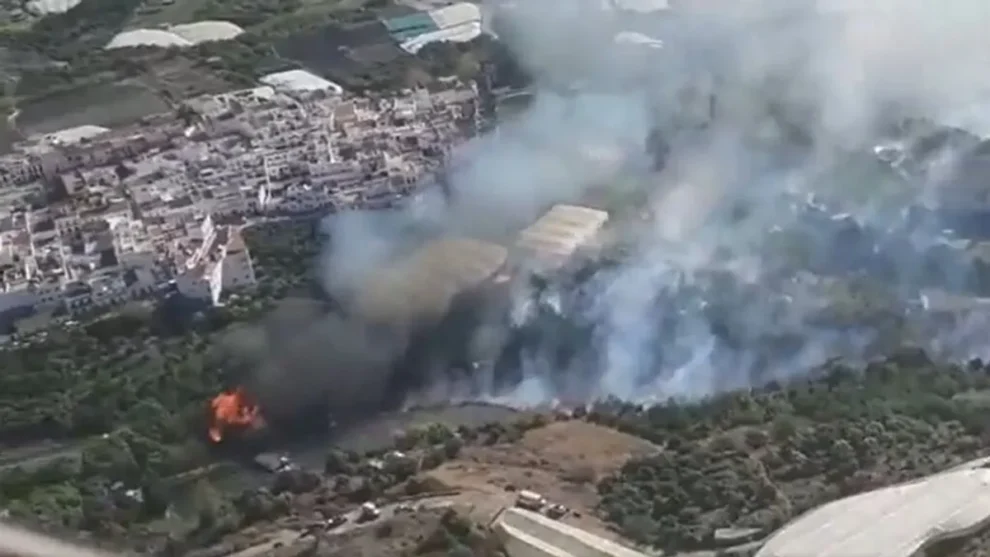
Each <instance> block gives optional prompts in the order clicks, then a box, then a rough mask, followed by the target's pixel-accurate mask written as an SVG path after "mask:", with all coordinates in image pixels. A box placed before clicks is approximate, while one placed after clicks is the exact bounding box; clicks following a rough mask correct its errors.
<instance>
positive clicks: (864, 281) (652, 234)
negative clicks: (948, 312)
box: [321, 0, 990, 403]
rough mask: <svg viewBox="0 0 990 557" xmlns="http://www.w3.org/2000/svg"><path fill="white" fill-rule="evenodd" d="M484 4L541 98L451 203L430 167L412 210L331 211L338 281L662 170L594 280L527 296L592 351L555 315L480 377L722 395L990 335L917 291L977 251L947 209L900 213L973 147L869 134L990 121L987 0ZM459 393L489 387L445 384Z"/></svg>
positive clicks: (462, 172) (455, 169) (972, 346)
mask: <svg viewBox="0 0 990 557" xmlns="http://www.w3.org/2000/svg"><path fill="white" fill-rule="evenodd" d="M826 4H828V5H826ZM489 8H490V9H488V10H486V11H488V12H491V13H495V14H496V17H497V20H496V22H495V28H496V31H497V32H498V33H499V37H500V39H501V40H502V41H504V42H505V43H506V44H507V46H508V47H509V49H510V50H511V51H512V52H513V53H514V54H515V56H516V57H517V58H518V60H519V61H520V62H521V63H522V64H523V65H524V66H525V67H526V68H527V69H528V70H529V72H530V73H531V74H532V75H533V76H534V78H535V85H534V89H535V102H534V103H533V104H532V106H531V107H529V108H528V109H527V110H525V111H524V112H523V113H521V114H520V115H518V116H516V117H515V118H513V119H511V120H510V121H508V122H504V123H503V124H502V125H501V126H500V128H499V131H498V133H495V134H490V135H486V136H484V137H480V138H477V139H476V140H473V141H471V142H469V143H468V144H467V145H465V146H463V147H462V148H461V149H460V150H459V152H458V154H457V156H456V157H455V161H454V164H453V165H452V172H451V174H450V177H449V178H450V183H451V188H452V189H453V190H454V192H455V193H456V199H457V202H456V203H453V204H449V203H446V202H445V201H444V200H443V199H442V196H441V195H440V194H439V193H438V192H437V190H436V189H435V188H434V189H427V190H424V191H423V193H421V194H420V195H419V196H418V197H417V198H416V199H415V200H414V201H412V202H411V203H409V204H407V205H405V206H403V207H400V208H399V209H397V210H396V211H391V212H388V213H353V214H349V215H346V216H344V217H334V218H332V219H329V220H328V221H327V223H326V225H327V229H328V231H329V233H330V238H331V240H330V242H329V246H328V249H327V253H326V254H325V255H324V257H323V258H322V259H321V267H322V269H323V271H324V274H323V277H324V279H325V286H326V289H327V291H328V292H329V293H331V294H332V295H336V294H337V293H338V292H340V291H342V290H343V291H346V290H348V289H351V288H354V287H356V286H357V285H360V284H361V283H362V282H363V281H364V280H365V279H366V278H367V277H368V276H370V274H371V273H374V272H376V271H377V270H379V269H381V268H382V266H384V265H385V264H386V263H387V262H388V261H389V260H391V259H392V258H394V257H395V256H396V255H397V254H399V253H401V252H402V251H403V250H405V249H407V247H408V246H409V245H410V243H411V240H410V238H415V237H416V235H417V234H419V233H423V234H438V233H439V234H456V235H466V236H472V237H475V238H481V239H487V240H491V241H496V242H506V241H507V240H508V239H509V238H511V236H512V234H513V233H514V232H515V231H518V230H519V229H520V228H521V227H523V226H525V225H526V224H528V223H530V222H532V221H533V220H534V219H535V218H536V217H537V216H538V215H539V214H540V213H541V212H542V211H544V210H545V209H546V208H547V207H549V206H550V205H551V204H553V203H557V202H576V203H581V202H582V201H583V200H584V199H585V198H586V197H587V196H588V195H589V194H591V193H592V192H595V191H596V190H598V189H605V190H606V191H607V190H609V189H610V188H618V187H619V186H618V184H620V183H627V182H630V181H631V182H634V183H638V184H647V185H648V186H649V187H648V188H647V189H648V191H649V199H650V202H649V207H648V209H649V212H650V213H651V218H649V219H648V220H646V221H644V222H641V223H639V224H637V225H636V226H628V227H624V228H623V233H624V234H625V235H626V236H627V238H626V241H625V244H626V245H627V250H626V251H627V253H626V254H625V255H623V256H622V257H621V258H619V262H618V264H617V265H616V266H612V267H609V268H607V269H602V270H599V271H598V272H597V273H595V274H594V276H593V277H592V278H591V279H589V280H588V281H586V283H584V284H583V285H581V286H580V287H579V288H571V287H568V288H566V289H564V288H561V289H559V290H556V289H555V288H556V287H554V286H553V285H551V286H550V287H549V291H547V292H544V293H543V294H542V297H540V298H539V299H537V300H535V301H534V300H533V299H529V300H523V301H520V302H519V304H521V305H525V306H526V308H529V309H530V310H532V308H533V307H537V306H538V307H539V308H541V309H540V310H539V311H537V312H536V313H540V312H542V313H543V314H545V315H550V316H551V317H552V316H554V315H556V316H557V317H559V318H560V320H564V321H572V322H574V323H576V324H575V325H574V328H575V330H576V331H579V332H576V333H573V334H574V335H576V336H575V337H574V339H580V341H578V340H574V342H573V344H580V345H581V347H580V348H579V349H575V350H576V355H574V354H572V355H571V356H570V357H569V358H560V357H558V356H557V355H555V354H556V352H559V350H558V348H559V345H560V344H566V343H567V342H568V337H567V334H564V333H559V334H558V333H553V334H551V333H549V332H543V333H541V335H540V338H542V339H544V340H543V341H542V343H543V345H542V346H540V342H538V343H537V347H536V348H531V349H529V350H527V351H525V353H524V355H523V356H522V357H521V359H519V360H518V361H517V362H516V363H514V364H512V367H513V368H514V369H513V370H512V372H513V373H514V375H515V376H516V377H517V379H518V380H516V381H513V382H512V383H511V384H509V385H501V386H499V385H498V384H497V381H493V380H492V379H491V377H486V378H483V379H478V380H477V382H476V385H477V384H484V385H485V387H484V388H483V390H484V393H483V394H484V396H486V397H489V398H494V399H497V400H503V401H510V402H512V401H515V402H518V403H533V402H537V401H546V400H550V399H554V398H557V397H574V398H584V399H588V398H594V397H602V396H608V395H614V396H619V397H621V398H626V399H649V398H665V397H670V396H688V397H695V396H704V395H706V394H710V393H712V392H716V391H719V390H722V389H727V388H737V387H744V386H749V385H753V384H756V383H759V382H765V381H769V380H772V379H778V378H782V377H788V376H791V375H793V374H795V373H801V372H804V371H806V370H808V369H809V368H810V367H812V366H814V365H817V364H819V363H822V362H824V361H825V360H827V359H829V358H831V357H833V356H842V357H848V358H868V357H871V356H873V355H876V354H878V353H881V352H882V351H884V350H887V349H889V348H890V347H891V346H894V345H896V344H897V343H900V342H903V341H905V340H908V341H910V340H917V341H918V342H924V341H926V340H931V339H935V341H934V342H932V344H931V346H932V347H933V348H936V349H939V350H942V351H944V352H945V353H947V354H948V355H950V356H953V357H960V358H962V357H969V356H974V355H985V354H983V352H984V351H985V347H984V346H983V345H981V342H982V341H980V340H979V339H978V337H976V336H975V335H973V334H972V331H973V327H974V326H976V325H974V324H979V323H982V320H980V319H977V318H967V319H966V320H961V321H960V322H956V323H953V324H951V325H946V326H940V327H937V328H935V329H933V330H927V329H925V328H924V327H920V328H921V329H923V330H921V331H919V330H915V329H916V328H915V327H914V326H913V325H912V323H911V322H910V321H911V319H913V318H914V317H912V315H911V314H909V310H908V309H907V308H908V307H909V306H910V304H909V303H908V302H909V301H910V300H913V299H920V298H918V296H919V294H918V293H919V290H920V288H921V287H922V286H923V285H931V284H938V285H953V286H959V285H963V284H965V283H966V282H967V280H968V278H967V276H968V275H967V273H969V272H970V269H969V267H968V265H967V264H966V263H965V262H962V263H960V262H958V261H956V260H955V259H954V256H953V255H951V254H949V255H947V256H946V259H945V260H942V259H939V257H941V256H940V255H939V253H941V252H940V251H939V249H937V244H938V243H939V241H940V240H939V239H938V230H937V228H938V227H927V228H926V227H914V228H912V227H909V226H907V225H906V224H905V214H906V209H907V208H909V207H910V206H912V205H915V204H922V203H929V202H930V200H931V199H938V198H940V196H943V194H944V191H943V190H944V189H945V188H946V187H947V185H946V184H947V183H948V182H951V180H947V179H945V176H946V175H951V174H952V172H948V173H945V172H942V171H941V170H940V169H945V168H950V169H954V168H955V166H956V164H957V162H958V160H957V159H958V157H956V155H958V153H959V151H958V149H955V148H954V147H952V145H950V146H949V147H947V148H944V149H941V150H939V149H935V150H936V151H938V153H936V155H932V154H931V153H930V152H926V153H923V156H917V157H914V155H913V154H911V153H909V154H911V157H913V158H914V159H917V160H916V161H908V162H905V163H904V164H891V163H890V161H889V160H888V161H886V162H884V161H880V160H878V158H877V157H876V156H875V153H874V151H873V147H874V145H876V144H878V143H880V142H882V141H885V140H890V139H896V140H897V141H895V143H894V144H895V145H896V149H895V151H896V152H898V153H902V152H903V151H905V150H907V151H910V148H911V146H913V145H915V142H916V140H918V138H919V137H922V136H923V137H927V136H929V135H931V133H927V132H926V133H921V134H918V133H915V132H912V131H910V130H905V129H904V126H902V125H901V124H902V122H904V121H905V119H906V118H908V117H913V118H927V119H929V120H931V121H936V122H946V123H951V124H954V125H966V126H969V127H971V128H972V129H974V130H975V131H977V132H982V131H984V130H982V129H980V128H978V126H981V125H983V124H985V122H986V120H987V119H986V118H984V113H983V112H982V110H981V107H983V106H985V105H988V103H987V101H988V99H990V76H987V75H986V73H985V72H984V71H983V67H982V66H983V65H984V58H985V53H986V52H988V51H990V33H987V32H986V30H987V29H990V5H988V4H986V3H985V2H981V1H980V0H956V1H954V2H950V3H938V2H933V1H930V0H873V1H863V0H860V1H859V2H839V1H837V0H836V1H834V2H826V1H825V0H821V1H820V2H818V3H817V4H816V3H815V2H813V1H811V0H808V1H803V2H794V1H776V2H774V1H769V0H763V1H760V0H749V1H745V2H738V1H734V2H732V1H729V2H711V1H701V0H698V1H692V0H684V1H682V2H678V7H677V9H676V10H672V11H670V12H668V13H664V14H660V15H656V14H655V15H641V14H636V15H628V14H624V13H622V12H621V11H618V10H615V9H611V8H605V7H603V3H602V2H600V1H598V0H595V1H581V0H527V1H526V2H511V3H510V2H501V3H499V5H493V6H489ZM631 34H633V35H631ZM620 35H621V36H622V37H625V38H624V39H623V40H620V41H617V40H616V37H617V36H620ZM630 36H635V37H639V38H638V39H636V40H631V39H629V37H630ZM656 40H659V41H662V43H663V46H662V48H656V44H657V42H656ZM637 41H638V42H637ZM712 95H714V96H715V98H716V99H717V102H716V103H715V105H714V107H715V111H714V113H712V111H711V109H712V105H711V104H710V103H709V98H710V96H712ZM654 130H659V132H660V135H661V136H662V137H663V138H664V140H665V142H666V143H667V145H668V147H669V153H668V155H667V156H666V161H665V165H664V166H663V169H662V171H659V172H654V171H653V170H652V169H651V167H650V165H649V164H648V162H649V161H648V160H647V158H646V157H645V148H644V145H646V143H647V137H648V136H649V134H650V132H651V131H654ZM936 135H937V134H936ZM895 136H896V137H895ZM974 141H976V142H977V143H978V138H977V139H974ZM904 156H905V157H907V156H908V155H904ZM912 164H914V166H912ZM864 246H865V247H864ZM878 255H883V257H882V258H880V257H878ZM880 259H882V264H881V263H877V262H876V261H878V260H880ZM796 262H799V263H800V265H795V263H796ZM864 262H865V263H864ZM796 266H800V267H804V268H806V269H808V270H809V271H810V272H795V271H794V270H793V269H794V267H796ZM933 268H934V269H938V270H939V271H938V272H940V273H941V274H942V276H941V277H940V278H938V280H936V279H934V278H932V277H931V276H930V275H931V274H932V273H933V272H934V271H933V270H932V269H933ZM878 284H879V285H882V286H883V287H882V288H880V287H878ZM516 309H517V310H518V311H517V312H516V313H521V314H527V312H526V311H521V310H520V308H516ZM529 313H533V312H532V311H530V312H529ZM923 318H924V315H921V316H920V317H919V319H923ZM519 322H520V324H523V323H529V324H533V323H537V322H539V318H534V317H532V316H530V317H528V318H526V317H524V318H521V319H520V320H519ZM534 327H537V328H538V326H536V325H534ZM933 333H934V334H933ZM568 334H569V333H568ZM547 339H550V340H547ZM463 392H471V393H473V394H471V395H463V396H478V393H477V390H476V389H475V390H474V391H472V390H471V389H470V388H465V389H462V388H460V387H456V388H455V387H451V386H449V385H439V386H437V385H434V387H433V389H432V390H431V393H432V396H434V397H450V396H461V395H460V394H453V393H463ZM427 396H431V395H427Z"/></svg>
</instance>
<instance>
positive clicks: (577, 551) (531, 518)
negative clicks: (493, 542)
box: [494, 508, 646, 557]
mask: <svg viewBox="0 0 990 557" xmlns="http://www.w3.org/2000/svg"><path fill="white" fill-rule="evenodd" d="M494 529H495V532H496V535H497V536H498V537H499V539H500V540H501V541H502V543H503V544H504V547H505V552H506V553H508V555H509V557H646V556H645V554H643V553H641V552H639V551H635V550H632V549H629V548H628V547H624V546H621V545H619V544H617V543H615V542H613V541H610V540H607V539H605V538H602V537H600V536H596V535H594V534H592V533H590V532H587V531H585V530H582V529H580V528H576V527H574V526H570V525H568V524H564V523H562V522H558V521H556V520H553V519H551V518H548V517H546V516H543V515H541V514H539V513H535V512H532V511H528V510H525V509H520V508H510V509H506V510H505V511H504V512H502V514H501V515H500V516H499V518H498V520H496V522H495V525H494Z"/></svg>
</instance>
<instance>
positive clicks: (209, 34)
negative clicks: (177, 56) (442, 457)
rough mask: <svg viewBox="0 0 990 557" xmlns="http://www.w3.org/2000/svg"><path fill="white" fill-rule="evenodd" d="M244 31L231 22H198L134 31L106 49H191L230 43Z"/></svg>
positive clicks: (126, 33)
mask: <svg viewBox="0 0 990 557" xmlns="http://www.w3.org/2000/svg"><path fill="white" fill-rule="evenodd" d="M243 32H244V30H243V29H241V28H240V27H238V26H237V25H234V24H233V23H230V22H229V21H197V22H195V23H184V24H182V25H174V26H172V27H169V28H168V29H132V30H130V31H123V32H121V33H118V34H117V35H116V36H114V38H113V39H111V40H110V42H109V43H108V44H107V46H106V48H130V47H136V46H158V47H162V48H168V47H189V46H192V45H196V44H200V43H205V42H211V41H229V40H231V39H233V38H235V37H237V36H238V35H240V34H241V33H243Z"/></svg>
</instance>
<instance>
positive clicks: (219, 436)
mask: <svg viewBox="0 0 990 557" xmlns="http://www.w3.org/2000/svg"><path fill="white" fill-rule="evenodd" d="M210 409H211V412H212V415H211V421H210V429H209V436H210V440H211V441H213V442H214V443H219V442H221V441H223V439H224V437H225V436H226V434H227V433H228V432H229V431H244V430H257V429H260V428H261V427H263V426H264V425H265V419H264V418H263V417H262V416H261V409H260V408H259V407H258V405H257V404H255V403H254V402H253V401H252V400H251V398H250V397H249V396H248V394H247V393H246V392H245V391H244V389H243V388H241V387H237V388H235V389H234V390H232V391H226V392H223V393H220V394H218V395H217V396H216V397H214V398H213V401H212V402H211V403H210Z"/></svg>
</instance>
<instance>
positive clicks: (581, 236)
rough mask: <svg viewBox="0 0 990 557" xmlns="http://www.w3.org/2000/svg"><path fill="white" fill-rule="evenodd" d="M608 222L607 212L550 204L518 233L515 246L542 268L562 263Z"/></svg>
mask: <svg viewBox="0 0 990 557" xmlns="http://www.w3.org/2000/svg"><path fill="white" fill-rule="evenodd" d="M606 222H608V213H606V212H605V211H599V210H597V209H591V208H588V207H580V206H577V205H554V206H553V207H552V208H551V209H550V210H549V211H547V213H546V214H544V215H543V216H542V217H540V218H539V219H538V220H537V221H536V222H534V223H533V224H531V225H530V226H529V227H528V228H526V229H525V230H523V231H522V232H520V233H519V238H518V239H517V240H516V249H517V250H518V251H520V252H522V253H521V255H522V256H523V257H529V258H532V259H535V260H536V261H534V263H536V264H537V265H538V266H542V267H551V268H552V267H556V266H559V265H561V264H563V263H564V262H565V261H566V260H567V259H568V258H569V257H570V256H571V255H572V254H573V253H574V252H575V251H576V250H578V249H579V248H580V247H582V246H584V245H586V244H587V243H588V242H589V241H591V240H592V239H593V238H594V237H595V235H596V234H597V233H598V231H599V230H601V228H602V227H603V226H604V225H605V223H606Z"/></svg>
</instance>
